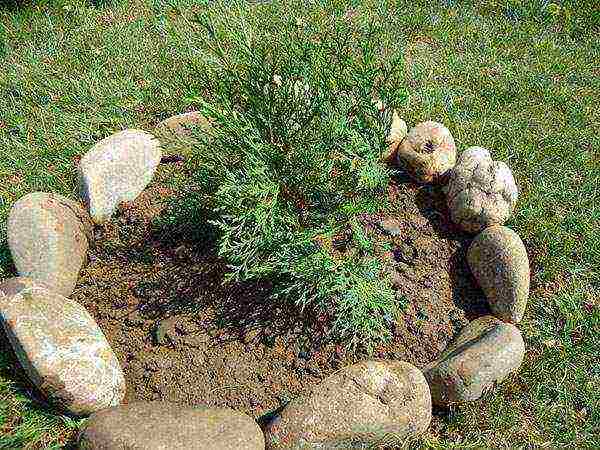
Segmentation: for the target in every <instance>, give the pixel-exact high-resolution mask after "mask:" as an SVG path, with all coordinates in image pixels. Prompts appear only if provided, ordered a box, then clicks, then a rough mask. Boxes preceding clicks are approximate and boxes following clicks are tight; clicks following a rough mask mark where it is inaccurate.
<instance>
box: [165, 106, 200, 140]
mask: <svg viewBox="0 0 600 450" xmlns="http://www.w3.org/2000/svg"><path fill="white" fill-rule="evenodd" d="M191 127H199V128H200V129H202V130H209V129H210V127H211V125H210V122H209V121H208V119H206V117H204V116H203V115H202V114H200V113H199V112H198V111H192V112H188V113H183V114H177V115H176V116H171V117H169V118H167V119H165V120H163V121H162V122H160V123H159V124H158V125H157V126H156V130H157V131H158V132H159V133H165V132H166V133H171V134H175V135H177V136H189V135H191Z"/></svg>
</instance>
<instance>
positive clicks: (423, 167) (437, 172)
mask: <svg viewBox="0 0 600 450" xmlns="http://www.w3.org/2000/svg"><path fill="white" fill-rule="evenodd" d="M396 155H397V156H396V157H397V159H398V163H399V165H400V166H403V167H404V168H405V169H406V170H407V172H408V174H409V175H411V176H412V177H413V178H414V179H415V180H416V181H418V182H420V183H431V182H436V181H440V180H443V179H444V178H445V176H446V175H447V174H448V172H449V171H450V170H451V169H452V168H453V167H454V165H455V164H456V145H455V143H454V138H453V137H452V134H451V133H450V130H448V128H446V127H445V126H444V125H442V124H441V123H438V122H433V121H431V120H429V121H427V122H422V123H419V124H417V125H416V126H415V127H413V128H412V129H411V130H410V131H409V132H408V135H407V136H406V137H405V138H404V139H403V140H402V142H401V143H400V145H399V146H398V150H397V152H396Z"/></svg>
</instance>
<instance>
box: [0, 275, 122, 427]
mask: <svg viewBox="0 0 600 450" xmlns="http://www.w3.org/2000/svg"><path fill="white" fill-rule="evenodd" d="M0 321H1V322H2V326H3V327H4V330H5V331H6V334H7V336H8V339H9V341H10V343H11V346H12V347H13V350H14V351H15V354H16V355H17V358H18V360H19V362H20V363H21V365H22V366H23V369H24V370H25V371H26V372H27V374H28V376H29V378H30V379H31V381H32V383H33V384H34V385H35V386H36V387H37V388H39V390H40V391H41V392H42V393H43V394H44V395H45V396H46V397H47V399H48V400H49V401H50V403H52V404H54V405H56V406H59V407H61V408H64V409H66V410H68V411H69V412H71V413H73V414H76V415H81V416H83V415H88V414H91V413H93V412H95V411H99V410H101V409H104V408H108V407H110V406H114V405H118V404H119V403H120V402H121V400H122V399H123V397H124V395H125V379H124V377H123V372H122V370H121V367H120V365H119V362H118V360H117V358H116V356H115V354H114V353H113V351H112V349H111V348H110V345H109V344H108V342H107V341H106V338H105V336H104V334H103V333H102V331H101V330H100V329H99V328H98V325H97V324H96V322H95V321H94V319H93V318H92V317H91V316H90V315H89V313H88V312H87V311H86V310H85V308H84V307H82V306H81V305H79V304H78V303H76V302H75V301H73V300H70V299H68V298H65V297H63V296H61V295H59V294H56V293H53V292H50V291H49V290H47V289H45V288H43V287H40V286H39V285H37V284H36V283H35V282H34V280H31V279H27V278H17V279H11V280H8V281H5V282H4V283H2V284H0Z"/></svg>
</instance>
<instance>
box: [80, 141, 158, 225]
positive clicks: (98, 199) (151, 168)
mask: <svg viewBox="0 0 600 450" xmlns="http://www.w3.org/2000/svg"><path fill="white" fill-rule="evenodd" d="M161 156H162V152H161V149H160V144H159V142H158V140H156V139H155V138H154V136H152V135H151V134H149V133H146V132H144V131H141V130H125V131H121V132H119V133H116V134H113V135H112V136H109V137H107V138H106V139H103V140H101V141H100V142H98V143H97V144H96V145H94V147H92V149H91V150H90V151H88V152H87V153H86V154H85V155H84V156H83V158H81V161H80V163H79V181H80V190H81V195H82V198H83V200H84V201H85V203H86V204H87V206H88V208H89V211H90V216H91V217H92V220H93V221H94V222H95V223H98V224H101V223H104V222H106V221H107V220H109V219H110V217H111V216H112V215H113V214H114V212H115V210H116V209H117V207H118V206H119V204H120V203H121V202H127V201H133V200H135V198H136V197H137V196H138V195H139V194H140V193H141V192H142V191H143V190H144V188H145V187H146V186H147V185H148V183H150V181H151V180H152V177H153V175H154V172H155V171H156V167H157V166H158V163H159V162H160V159H161Z"/></svg>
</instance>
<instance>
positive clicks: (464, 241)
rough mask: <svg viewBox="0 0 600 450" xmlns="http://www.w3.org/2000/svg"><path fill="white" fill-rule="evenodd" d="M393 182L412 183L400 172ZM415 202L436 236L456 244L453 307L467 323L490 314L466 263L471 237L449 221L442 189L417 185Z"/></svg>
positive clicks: (451, 269) (452, 261)
mask: <svg viewBox="0 0 600 450" xmlns="http://www.w3.org/2000/svg"><path fill="white" fill-rule="evenodd" d="M395 181H396V182H397V183H398V184H399V185H403V184H414V181H413V180H412V179H411V178H410V177H409V176H408V175H406V174H405V173H403V172H400V173H399V174H398V175H397V176H396V178H395ZM415 203H416V205H417V208H418V209H419V211H420V212H421V214H422V216H423V217H425V218H426V219H427V221H428V222H429V223H430V224H431V226H432V228H433V230H434V232H435V234H436V235H437V236H438V237H440V238H442V239H446V240H450V241H455V242H456V243H457V244H458V248H457V250H456V251H455V253H454V254H452V256H451V258H450V267H449V268H448V273H449V274H450V277H451V281H452V300H453V302H454V304H455V305H456V306H457V307H458V308H460V309H462V310H463V311H464V312H465V315H466V317H467V318H468V319H469V320H473V319H475V318H477V317H481V316H482V315H485V314H489V313H490V311H489V307H488V305H487V302H486V300H485V295H484V294H483V292H482V291H481V289H479V287H478V286H477V282H476V280H475V279H474V278H473V276H472V274H471V270H470V268H469V264H468V262H467V251H468V249H469V246H470V245H471V241H472V240H473V236H472V235H469V234H467V233H465V232H464V231H462V230H461V229H460V228H459V227H457V226H456V225H455V224H454V223H453V222H452V220H451V219H450V212H449V210H448V206H447V203H446V195H445V193H444V186H442V185H421V186H419V187H418V192H417V194H416V196H415Z"/></svg>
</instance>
